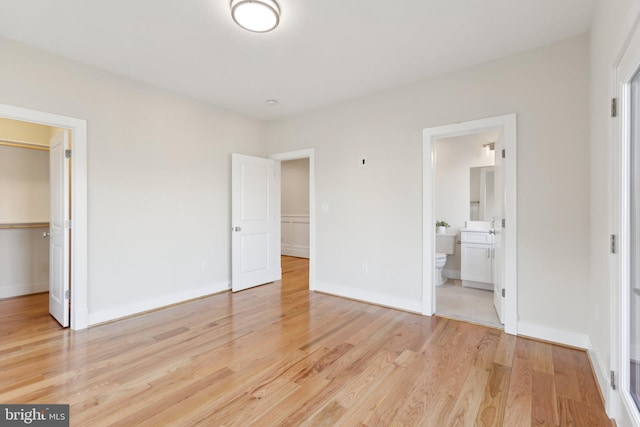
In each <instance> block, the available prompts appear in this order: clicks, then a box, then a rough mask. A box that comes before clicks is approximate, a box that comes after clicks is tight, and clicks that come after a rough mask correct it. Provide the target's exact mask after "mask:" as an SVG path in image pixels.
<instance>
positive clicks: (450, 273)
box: [442, 268, 462, 280]
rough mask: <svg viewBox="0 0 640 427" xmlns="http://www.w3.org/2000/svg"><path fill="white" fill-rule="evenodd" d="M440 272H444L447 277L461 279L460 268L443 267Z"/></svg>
mask: <svg viewBox="0 0 640 427" xmlns="http://www.w3.org/2000/svg"><path fill="white" fill-rule="evenodd" d="M442 274H444V275H445V277H446V278H448V279H454V280H462V278H461V277H460V270H449V269H448V268H443V269H442Z"/></svg>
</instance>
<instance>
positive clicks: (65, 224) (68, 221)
mask: <svg viewBox="0 0 640 427" xmlns="http://www.w3.org/2000/svg"><path fill="white" fill-rule="evenodd" d="M72 226H73V223H72V222H71V220H70V219H67V220H65V221H64V227H65V228H66V229H67V230H71V227H72Z"/></svg>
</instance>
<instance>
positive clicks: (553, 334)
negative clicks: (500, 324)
mask: <svg viewBox="0 0 640 427" xmlns="http://www.w3.org/2000/svg"><path fill="white" fill-rule="evenodd" d="M518 335H519V336H522V335H524V336H527V337H531V338H537V339H540V340H544V341H551V342H555V343H558V344H564V345H568V346H571V347H578V348H584V349H585V350H586V349H588V348H589V344H590V340H589V336H588V335H586V334H579V333H577V332H570V331H565V330H564V329H556V328H550V327H548V326H540V325H536V324H533V323H527V322H518Z"/></svg>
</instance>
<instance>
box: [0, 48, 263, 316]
mask: <svg viewBox="0 0 640 427" xmlns="http://www.w3.org/2000/svg"><path fill="white" fill-rule="evenodd" d="M0 55H1V56H2V58H3V63H5V64H10V66H6V67H0V93H2V102H3V103H5V104H11V105H17V106H20V107H25V108H31V109H35V110H41V111H47V112H51V113H55V114H61V115H66V116H71V117H77V118H81V119H86V120H87V121H88V169H89V170H88V212H89V217H88V224H89V236H88V238H89V248H88V257H89V266H88V268H89V270H88V276H89V285H88V298H89V301H88V304H89V320H90V322H91V323H95V322H100V321H104V320H108V319H110V318H114V317H119V316H123V315H127V314H130V313H132V312H136V311H139V310H140V309H145V308H153V307H154V306H160V305H164V304H168V303H171V302H177V301H179V300H181V299H184V298H188V297H195V296H199V295H202V294H207V293H211V292H215V291H217V290H221V289H226V287H227V286H228V283H229V280H230V250H229V248H230V236H229V234H230V233H229V227H230V185H231V184H230V175H231V171H230V167H231V153H232V152H239V153H243V154H254V155H260V154H265V152H264V149H263V148H262V144H261V142H262V135H263V131H264V124H263V123H262V122H260V121H257V120H254V119H250V118H246V117H244V116H241V115H238V114H235V113H231V112H228V111H225V110H222V109H218V108H214V107H212V106H209V105H206V104H203V103H199V102H196V101H193V100H190V99H187V98H184V97H181V96H177V95H174V94H171V93H168V92H166V91H162V90H159V89H155V88H153V87H150V86H146V85H143V84H140V83H137V82H134V81H132V80H128V79H125V78H121V77H118V76H116V75H113V74H110V73H107V72H104V71H100V70H97V69H95V68H92V67H88V66H85V65H82V64H80V63H77V62H74V61H71V60H67V59H64V58H61V57H59V56H55V55H52V54H49V53H47V52H44V51H41V50H37V49H33V48H30V47H27V46H25V45H22V44H19V43H15V42H12V41H9V40H6V39H0ZM203 261H206V264H205V266H206V265H208V268H206V269H205V271H203V268H202V266H203Z"/></svg>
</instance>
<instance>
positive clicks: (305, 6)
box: [0, 0, 596, 119]
mask: <svg viewBox="0 0 640 427" xmlns="http://www.w3.org/2000/svg"><path fill="white" fill-rule="evenodd" d="M278 2H279V4H280V7H281V9H282V16H281V23H280V26H279V27H278V28H277V29H276V30H275V31H274V32H271V33H267V34H256V33H250V32H247V31H245V30H242V29H241V28H240V27H238V26H236V25H235V24H234V23H233V21H232V20H231V16H230V10H229V3H230V2H229V0H189V1H181V0H108V1H97V0H55V1H52V0H0V37H6V38H9V39H14V40H17V41H20V42H23V43H26V44H29V45H32V46H35V47H38V48H42V49H45V50H48V51H51V52H54V53H57V54H59V55H62V56H65V57H68V58H72V59H75V60H78V61H81V62H84V63H86V64H90V65H94V66H96V67H99V68H103V69H106V70H109V71H112V72H114V73H117V74H120V75H123V76H126V77H129V78H132V79H136V80H139V81H143V82H146V83H149V84H151V85H154V86H158V87H162V88H165V89H168V90H170V91H173V92H177V93H180V94H184V95H187V96H190V97H193V98H197V99H200V100H202V101H205V102H208V103H210V104H214V105H217V106H221V107H224V108H227V109H230V110H234V111H237V112H240V113H244V114H247V115H250V116H254V117H258V118H261V119H273V118H278V117H283V116H288V115H292V114H296V113H299V112H303V111H306V110H310V109H313V108H316V107H319V106H323V105H328V104H332V103H335V102H339V101H342V100H346V99H350V98H354V97H357V96H361V95H365V94H369V93H373V92H377V91H381V90H385V89H389V88H392V87H395V86H399V85H402V84H405V83H409V82H412V81H418V80H421V79H424V78H426V77H429V76H433V75H436V74H441V73H445V72H448V71H452V70H456V69H460V68H464V67H467V66H470V65H473V64H478V63H482V62H486V61H489V60H492V59H496V58H500V57H504V56H508V55H511V54H514V53H517V52H522V51H525V50H528V49H532V48H535V47H538V46H543V45H545V44H549V43H553V42H555V41H558V40H561V39H564V38H568V37H571V36H574V35H578V34H581V33H584V32H586V31H588V29H589V27H590V22H591V17H592V14H593V11H594V8H595V3H596V0H400V1H389V0H368V1H365V0H278ZM270 98H274V99H277V100H278V101H279V103H278V105H277V106H268V105H266V104H265V102H264V101H265V100H266V99H270Z"/></svg>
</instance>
